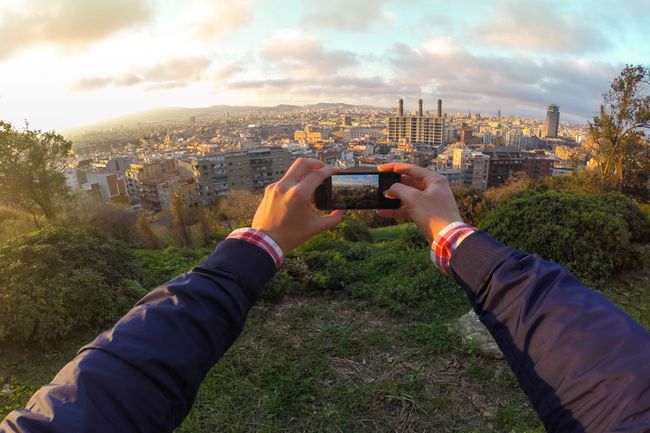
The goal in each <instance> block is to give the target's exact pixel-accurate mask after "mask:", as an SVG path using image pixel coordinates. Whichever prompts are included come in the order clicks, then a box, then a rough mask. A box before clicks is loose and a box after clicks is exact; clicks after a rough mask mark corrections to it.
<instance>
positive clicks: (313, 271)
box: [263, 220, 466, 318]
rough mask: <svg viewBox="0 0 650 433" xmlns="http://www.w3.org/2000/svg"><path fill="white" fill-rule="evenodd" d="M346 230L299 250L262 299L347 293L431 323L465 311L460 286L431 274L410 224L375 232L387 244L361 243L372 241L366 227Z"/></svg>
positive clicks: (424, 245) (421, 239) (424, 249)
mask: <svg viewBox="0 0 650 433" xmlns="http://www.w3.org/2000/svg"><path fill="white" fill-rule="evenodd" d="M344 224H349V227H348V228H344V229H343V230H341V231H339V232H337V231H335V230H333V231H330V232H327V233H323V234H321V235H319V236H316V237H314V238H312V239H311V240H310V241H308V242H307V243H305V244H304V245H302V246H301V247H299V248H298V249H297V250H296V251H295V252H294V253H293V254H292V255H291V256H290V257H289V258H288V259H287V265H286V266H285V269H284V270H282V271H280V272H279V273H278V274H277V275H276V277H275V278H274V279H273V280H272V281H271V282H270V283H269V284H268V285H267V287H266V288H265V290H264V292H263V293H265V292H266V291H267V290H269V289H270V291H271V292H272V296H270V297H269V298H267V300H270V301H278V300H281V299H282V297H283V296H284V295H285V294H287V293H296V292H300V291H303V292H308V291H314V290H315V291H321V292H332V291H345V292H346V293H348V294H349V295H350V296H352V297H353V298H356V299H359V300H360V301H361V302H367V303H370V304H373V305H378V306H382V307H386V308H388V309H389V310H390V311H391V312H392V313H394V314H397V315H401V314H406V313H409V314H413V315H415V316H418V317H428V318H433V317H440V316H447V315H450V316H451V315H455V314H459V313H460V312H462V311H463V310H464V309H465V308H466V307H465V302H466V301H465V299H464V295H463V294H462V292H461V291H460V290H459V289H458V286H457V285H456V284H455V283H454V282H453V281H452V280H451V279H449V278H447V277H446V276H444V275H443V274H441V273H440V272H438V271H437V270H436V269H434V267H433V265H432V264H431V262H430V260H429V253H428V248H427V245H428V243H427V241H426V239H424V237H423V236H422V235H421V234H420V233H419V232H418V230H417V228H416V227H415V226H414V225H413V224H405V225H403V226H399V227H393V228H391V229H392V231H393V232H394V233H388V228H382V229H377V231H378V232H380V233H381V234H380V236H379V238H381V239H385V240H382V241H381V242H378V243H374V244H373V243H370V242H367V241H365V240H363V241H362V240H359V238H360V237H363V238H365V237H366V236H370V238H372V233H370V232H368V231H367V229H365V227H363V226H361V229H359V227H357V223H356V222H354V221H353V220H352V221H346V222H345V223H343V224H342V225H344ZM363 229H365V230H363ZM357 230H359V231H357ZM360 233H363V234H362V235H360ZM345 237H347V238H348V239H345Z"/></svg>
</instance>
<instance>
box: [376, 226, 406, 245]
mask: <svg viewBox="0 0 650 433" xmlns="http://www.w3.org/2000/svg"><path fill="white" fill-rule="evenodd" d="M410 226H411V227H413V226H414V225H413V224H400V225H395V226H388V227H379V228H375V229H370V234H371V235H372V239H373V241H374V242H386V241H393V240H396V239H399V238H400V237H401V236H402V235H404V234H405V233H406V232H407V231H408V230H409V229H410Z"/></svg>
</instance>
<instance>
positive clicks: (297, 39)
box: [262, 29, 358, 78]
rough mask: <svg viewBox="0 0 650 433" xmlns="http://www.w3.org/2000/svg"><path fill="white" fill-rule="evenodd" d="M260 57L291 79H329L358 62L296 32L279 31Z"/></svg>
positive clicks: (268, 41)
mask: <svg viewBox="0 0 650 433" xmlns="http://www.w3.org/2000/svg"><path fill="white" fill-rule="evenodd" d="M262 55H263V57H264V59H265V60H266V61H268V62H269V63H270V64H271V65H272V66H275V67H279V68H280V71H281V72H285V73H287V74H288V75H289V76H291V77H293V78H307V77H312V78H315V77H330V76H331V75H332V74H336V73H337V72H338V71H339V70H340V69H342V68H346V67H351V66H354V65H356V64H357V63H358V60H357V58H356V54H354V53H352V52H351V51H342V50H325V49H324V47H323V44H322V43H321V41H320V40H319V39H318V38H317V37H315V36H313V35H311V34H309V33H306V32H303V31H301V30H297V29H284V30H280V31H278V32H276V33H274V34H273V35H271V37H270V38H268V39H267V40H266V41H264V43H263V44H262Z"/></svg>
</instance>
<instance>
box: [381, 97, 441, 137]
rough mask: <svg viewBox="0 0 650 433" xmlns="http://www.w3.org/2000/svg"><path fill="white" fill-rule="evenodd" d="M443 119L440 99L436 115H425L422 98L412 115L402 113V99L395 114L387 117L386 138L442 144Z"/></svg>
mask: <svg viewBox="0 0 650 433" xmlns="http://www.w3.org/2000/svg"><path fill="white" fill-rule="evenodd" d="M444 131H445V119H444V117H442V101H441V100H438V111H437V113H436V116H425V115H424V110H423V107H422V100H421V99H420V100H419V102H418V111H417V113H416V114H414V115H409V116H406V115H404V100H402V99H400V100H399V106H398V109H397V116H391V117H389V118H388V139H389V140H390V141H391V142H393V143H399V142H400V140H404V139H405V140H407V141H408V142H410V143H420V144H427V145H430V146H432V147H437V146H440V145H442V144H444Z"/></svg>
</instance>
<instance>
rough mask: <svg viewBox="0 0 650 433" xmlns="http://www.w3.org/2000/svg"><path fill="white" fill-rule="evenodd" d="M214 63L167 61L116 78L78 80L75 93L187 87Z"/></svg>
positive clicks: (185, 59) (195, 59) (198, 59)
mask: <svg viewBox="0 0 650 433" xmlns="http://www.w3.org/2000/svg"><path fill="white" fill-rule="evenodd" d="M210 64H211V61H210V60H209V59H208V58H206V57H200V56H197V57H183V58H172V59H168V60H164V61H162V62H159V63H157V64H155V65H152V66H147V67H144V68H141V69H140V70H139V71H129V72H126V73H123V74H120V75H117V76H114V77H90V78H83V79H81V80H78V81H75V82H74V83H73V84H72V86H71V87H70V88H71V90H72V91H75V92H84V91H89V90H96V89H99V88H103V87H130V86H135V85H138V84H144V85H145V86H146V88H147V90H150V89H156V90H159V89H171V88H176V87H183V86H185V85H187V84H188V83H190V82H194V81H200V80H201V79H202V78H203V76H204V73H205V71H206V69H207V68H208V67H209V66H210Z"/></svg>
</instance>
